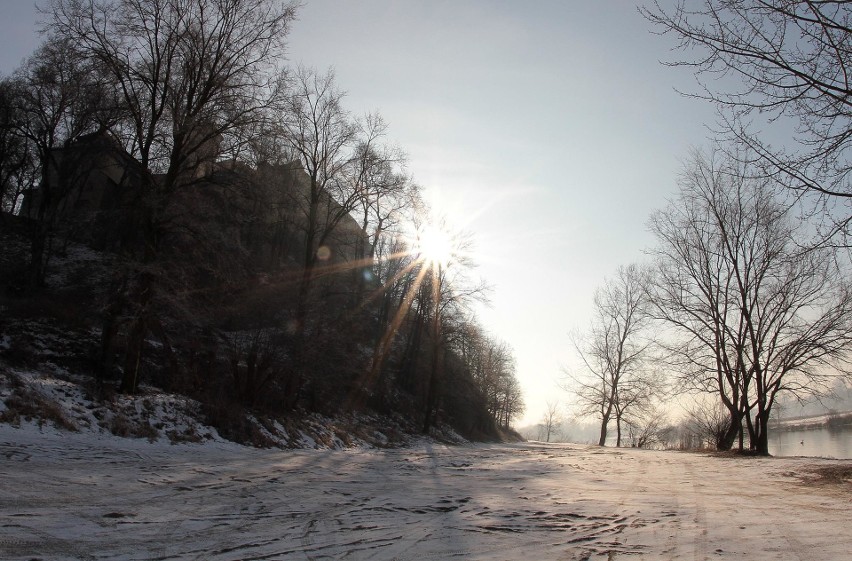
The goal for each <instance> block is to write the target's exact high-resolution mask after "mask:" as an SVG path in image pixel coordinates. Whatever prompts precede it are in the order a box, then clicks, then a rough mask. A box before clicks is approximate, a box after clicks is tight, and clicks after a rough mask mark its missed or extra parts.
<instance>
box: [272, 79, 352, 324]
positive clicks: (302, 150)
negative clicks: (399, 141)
mask: <svg viewBox="0 0 852 561" xmlns="http://www.w3.org/2000/svg"><path fill="white" fill-rule="evenodd" d="M344 95H345V94H344V92H343V91H341V90H340V89H339V88H338V87H337V84H336V83H335V79H334V73H333V72H331V71H328V72H327V73H326V74H322V75H320V74H318V73H317V72H316V71H315V70H314V69H311V68H306V67H299V68H298V69H297V71H296V74H295V77H294V81H293V84H292V86H291V87H290V90H289V92H288V94H287V96H286V102H285V106H284V107H283V115H282V116H281V124H282V126H283V129H284V130H283V134H284V139H285V141H286V142H288V143H289V146H290V148H291V150H292V151H293V153H294V154H295V155H296V157H297V158H298V161H299V164H300V165H301V167H302V168H303V170H304V171H305V173H307V176H308V185H307V188H306V189H305V191H304V192H303V193H297V194H295V200H294V201H293V202H294V204H295V205H298V208H299V212H300V213H301V214H302V215H303V216H304V220H303V221H302V229H303V234H304V235H303V238H302V240H303V245H304V254H303V258H304V267H303V272H302V279H301V282H300V285H299V303H298V309H297V311H296V322H297V323H298V325H299V326H300V329H303V328H304V323H305V320H306V318H307V315H308V306H309V297H310V292H311V288H312V286H313V282H314V277H315V269H316V267H317V263H318V262H319V256H318V253H317V252H318V251H319V248H320V247H322V246H323V245H324V244H325V242H326V240H327V239H328V237H329V236H330V235H331V234H332V232H333V231H334V229H335V228H336V227H337V226H338V225H339V224H340V223H341V221H343V220H344V219H345V218H347V217H349V215H350V212H352V211H353V210H354V209H355V208H356V207H357V205H358V204H359V202H360V201H361V199H362V197H363V192H362V189H363V186H361V185H353V183H352V182H351V181H349V179H350V178H349V177H347V174H348V173H349V172H350V171H351V166H352V161H353V148H354V146H355V144H356V142H357V140H358V129H357V126H356V124H355V122H354V121H353V120H352V118H351V117H350V115H349V113H348V112H347V111H346V110H345V108H344V107H343V105H342V100H343V97H344Z"/></svg>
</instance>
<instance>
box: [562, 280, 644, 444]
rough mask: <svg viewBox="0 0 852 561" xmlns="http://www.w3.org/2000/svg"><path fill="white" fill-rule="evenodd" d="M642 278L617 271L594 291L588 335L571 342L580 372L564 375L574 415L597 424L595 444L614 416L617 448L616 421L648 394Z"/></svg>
mask: <svg viewBox="0 0 852 561" xmlns="http://www.w3.org/2000/svg"><path fill="white" fill-rule="evenodd" d="M644 283H645V280H644V274H643V272H642V270H641V269H640V268H639V267H638V266H636V265H630V266H628V267H620V268H619V269H618V272H617V273H616V275H615V277H614V278H613V279H610V280H607V281H606V282H605V283H604V285H603V286H602V287H601V288H599V289H598V290H597V292H596V293H595V300H594V304H595V312H594V313H595V317H594V319H593V321H592V325H591V327H590V329H589V332H588V333H587V334H586V335H585V337H583V338H577V339H576V340H575V341H574V348H575V350H576V352H577V355H578V356H579V357H580V359H581V360H582V362H583V365H584V366H585V372H584V373H583V374H577V373H570V372H567V374H568V378H569V384H568V385H569V386H573V388H566V389H573V390H574V391H575V392H576V396H577V400H578V401H579V404H580V411H581V412H582V413H583V414H587V415H597V416H598V417H599V418H600V420H601V429H600V438H599V439H598V444H599V445H600V446H604V445H605V444H606V438H607V430H608V425H609V422H610V420H611V419H612V418H613V417H614V416H616V417H617V421H618V423H617V431H618V438H617V445H618V446H620V445H621V418H622V416H623V415H624V414H626V413H627V411H628V410H629V409H630V408H632V407H634V406H636V405H637V404H638V403H640V402H641V399H644V397H643V396H647V395H649V392H647V391H645V388H646V386H647V385H648V384H647V382H648V370H646V368H645V362H646V361H647V359H648V358H649V356H648V355H649V346H650V342H649V339H648V337H647V333H646V328H647V327H648V324H649V316H648V309H647V308H648V300H647V293H646V290H645V287H644ZM634 397H635V398H637V399H635V400H634V399H633V398H634Z"/></svg>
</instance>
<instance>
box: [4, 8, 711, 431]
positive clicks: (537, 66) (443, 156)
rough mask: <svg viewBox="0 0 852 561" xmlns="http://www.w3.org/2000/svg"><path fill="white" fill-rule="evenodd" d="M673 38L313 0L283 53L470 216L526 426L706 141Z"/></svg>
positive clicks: (539, 20)
mask: <svg viewBox="0 0 852 561" xmlns="http://www.w3.org/2000/svg"><path fill="white" fill-rule="evenodd" d="M31 5H32V2H29V1H27V0H0V7H2V9H0V13H2V14H3V16H2V18H0V45H1V46H2V48H0V72H2V73H4V74H7V73H9V72H10V71H11V70H12V69H13V68H14V67H15V66H16V65H17V64H18V63H19V62H20V61H21V59H23V58H24V57H25V56H26V55H27V54H28V53H29V52H30V51H31V50H32V48H33V47H34V46H35V45H36V44H37V39H35V37H34V31H33V30H34V24H33V19H34V11H33V10H32V8H31ZM670 46H671V42H670V40H668V39H666V38H660V37H658V36H655V35H652V34H651V33H650V27H649V24H648V23H647V22H646V21H645V20H644V19H642V17H641V16H640V15H639V14H638V13H637V10H636V3H635V2H631V1H626V0H609V1H606V2H587V1H563V0H538V1H536V2H520V1H517V2H508V1H499V2H498V1H491V0H452V1H432V0H421V1H401V0H400V1H391V0H382V1H380V0H358V1H355V0H342V1H341V0H307V1H306V2H305V5H304V6H303V8H302V9H301V10H300V12H299V20H298V21H297V22H295V24H294V25H293V28H292V32H291V34H290V37H289V59H290V61H291V62H292V63H304V64H306V65H309V66H315V67H318V68H320V69H324V68H326V67H329V66H333V67H334V68H335V70H336V73H337V78H338V82H339V84H340V86H341V87H342V88H343V89H345V90H347V91H348V97H347V103H346V104H347V107H348V108H349V109H350V110H351V111H352V112H353V113H356V114H357V113H364V112H367V111H372V110H378V111H379V112H381V113H382V114H383V115H384V117H385V119H386V120H387V121H388V123H389V124H390V138H391V139H392V140H393V141H394V142H396V143H397V144H399V146H400V147H402V148H403V149H404V150H405V151H406V152H407V153H408V155H409V158H410V170H411V171H412V172H413V174H414V176H415V179H416V180H417V181H418V182H419V183H420V184H421V185H423V186H424V187H426V188H427V190H429V192H430V194H431V197H432V198H433V199H436V200H437V201H439V202H438V203H437V204H439V205H440V206H445V207H446V208H448V209H449V212H450V214H451V217H452V216H453V215H455V216H456V217H457V220H458V221H465V222H466V221H468V219H470V220H469V224H467V228H468V229H470V230H472V231H473V233H474V235H475V238H476V240H477V247H478V250H479V261H480V263H481V265H480V267H479V269H478V273H479V274H480V275H482V276H483V277H484V278H485V279H486V280H487V281H489V282H490V283H491V284H492V285H493V286H494V292H493V294H492V307H491V308H490V309H483V310H481V311H480V312H479V314H480V317H481V319H482V320H483V323H484V324H485V327H486V328H487V329H488V330H489V331H491V332H492V333H493V334H494V335H496V336H498V337H500V338H502V339H504V340H505V341H507V342H508V343H509V344H510V345H512V347H513V348H514V349H515V355H516V358H517V361H518V376H519V379H520V380H521V383H522V385H523V387H524V392H525V396H526V400H527V406H528V413H527V415H526V416H525V418H524V420H523V421H522V423H521V424H526V423H533V422H535V421H537V420H538V419H539V418H540V417H541V414H542V410H543V408H544V403H545V402H546V401H547V400H549V399H555V400H560V401H567V400H568V398H569V396H567V395H565V394H564V393H562V392H560V391H558V390H557V389H556V385H555V382H556V380H557V379H558V378H559V377H560V365H561V364H567V363H569V362H570V361H571V349H570V342H569V337H568V333H569V331H571V330H572V329H575V328H579V329H582V328H584V327H585V326H587V325H588V322H589V320H590V313H591V300H592V295H593V293H594V290H595V287H596V286H597V285H599V284H600V283H601V282H602V280H603V279H604V277H605V276H607V275H610V274H612V273H613V272H614V271H615V269H616V268H617V267H618V266H619V265H622V264H628V263H630V262H632V261H637V260H641V259H642V249H643V248H644V247H646V246H648V245H650V244H651V243H652V241H653V240H652V238H651V236H650V234H648V232H647V228H646V220H647V218H648V215H649V214H650V212H651V211H652V210H654V209H656V208H659V207H661V206H662V205H663V204H664V203H665V200H666V198H667V197H670V196H672V195H673V194H674V192H675V189H676V183H675V182H676V177H677V173H678V171H679V169H680V160H681V159H682V158H683V157H684V156H686V153H687V150H688V149H689V147H690V146H701V145H704V144H705V143H706V138H707V136H708V131H707V129H706V128H705V126H704V125H705V123H712V122H713V120H714V113H713V109H712V107H710V106H709V105H707V104H704V103H702V102H699V101H696V100H692V99H686V98H684V97H682V96H680V95H679V94H677V93H676V92H675V87H678V88H680V89H689V88H691V87H692V84H693V79H692V76H691V74H690V73H689V72H688V71H686V70H684V69H672V68H666V67H663V66H662V65H661V64H660V63H659V61H660V60H662V59H667V58H669V56H670V55H669V52H668V48H669V47H670Z"/></svg>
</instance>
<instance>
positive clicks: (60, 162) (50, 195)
mask: <svg viewBox="0 0 852 561" xmlns="http://www.w3.org/2000/svg"><path fill="white" fill-rule="evenodd" d="M103 86H104V83H103V81H102V79H101V77H99V76H98V75H97V72H96V70H95V68H94V67H93V66H92V65H91V64H90V62H89V61H87V60H86V59H85V58H83V57H82V56H81V55H80V53H79V52H78V50H77V49H76V48H75V45H74V43H73V42H71V41H69V40H67V39H63V38H61V37H51V38H49V39H48V40H47V41H45V42H44V43H43V44H42V45H41V46H40V47H39V49H38V50H37V51H36V52H35V53H34V54H33V55H32V56H31V57H30V58H29V59H28V60H27V62H26V63H25V64H24V65H23V66H22V67H21V68H19V69H18V70H17V71H16V72H15V74H14V77H13V79H12V80H10V81H7V82H6V95H7V100H8V101H7V108H8V109H9V111H10V113H11V114H10V115H8V116H9V117H10V121H9V122H7V129H8V130H9V132H10V133H11V134H12V135H14V137H15V138H17V140H18V141H19V144H18V148H19V150H21V152H20V153H19V154H18V155H17V157H18V158H22V160H20V161H19V162H18V163H19V164H23V165H27V164H29V165H31V166H32V169H31V173H32V176H31V181H32V182H33V183H35V182H36V181H37V182H38V189H37V190H33V191H31V195H32V196H31V197H30V201H29V204H30V208H29V209H27V214H28V216H29V217H30V218H33V219H34V224H35V226H34V228H33V234H32V242H31V249H30V275H29V284H30V285H31V286H33V287H36V286H40V285H42V284H43V283H44V279H45V272H46V268H47V262H48V260H49V257H50V248H49V246H48V244H49V241H50V239H51V237H52V234H53V232H54V228H55V226H56V219H57V215H58V208H59V207H60V206H61V205H62V204H63V202H64V199H65V197H66V196H67V195H68V194H69V192H70V191H71V190H72V189H73V187H74V186H75V181H74V179H75V178H78V177H79V173H78V170H75V169H74V163H75V161H73V160H74V159H73V158H71V157H66V158H62V157H60V150H61V149H62V148H63V147H66V146H68V145H69V144H71V143H72V142H74V141H75V140H77V139H78V138H80V137H81V136H82V135H83V134H85V133H88V132H92V131H93V130H94V129H96V128H97V127H98V126H103V125H104V124H107V122H108V121H107V122H105V121H104V120H103V119H102V118H104V117H106V114H107V112H108V111H109V99H108V96H107V95H105V91H104V87H103ZM10 140H11V139H10ZM11 156H12V154H9V155H6V156H4V160H5V159H6V158H7V157H11ZM28 159H31V160H30V161H29V162H27V160H28ZM21 171H23V172H26V171H30V170H26V169H25V168H21V169H17V170H15V171H14V173H19V172H21ZM36 178H37V179H36ZM6 179H7V180H8V179H10V178H6ZM36 195H37V196H36Z"/></svg>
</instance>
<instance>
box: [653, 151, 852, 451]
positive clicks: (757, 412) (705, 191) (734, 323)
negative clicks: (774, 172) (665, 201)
mask: <svg viewBox="0 0 852 561" xmlns="http://www.w3.org/2000/svg"><path fill="white" fill-rule="evenodd" d="M681 188H682V191H681V194H680V197H679V198H678V200H676V201H674V202H673V203H671V204H670V206H669V207H668V208H667V209H666V210H664V211H661V212H658V213H656V214H655V215H654V216H653V217H652V220H651V229H652V231H653V232H654V233H655V234H656V235H657V238H658V240H659V246H658V247H657V248H656V249H654V250H653V253H655V254H656V257H657V275H656V285H655V288H654V297H653V301H654V304H655V309H656V311H657V314H658V316H659V317H660V319H662V320H664V321H665V322H666V323H667V324H668V325H669V326H670V327H672V328H673V332H674V338H673V339H672V341H673V343H672V344H670V345H669V347H668V349H669V351H671V356H672V357H674V360H673V362H672V363H671V366H672V368H674V369H676V370H677V371H678V373H679V374H680V375H681V381H683V382H685V383H686V384H688V385H690V386H691V387H692V388H694V389H699V390H703V391H711V392H713V393H716V394H718V395H719V398H720V399H721V400H722V402H723V403H724V405H725V407H726V408H727V409H728V410H729V412H730V415H731V421H732V422H731V433H729V435H728V436H727V437H726V438H725V439H724V440H723V441H722V443H721V444H723V447H729V446H730V445H731V443H732V442H733V439H734V436H735V434H736V432H738V431H740V430H742V429H741V426H742V425H741V422H742V421H745V423H746V425H747V428H748V432H749V436H750V439H749V440H750V444H751V447H752V448H754V449H755V450H756V451H758V452H759V453H763V454H765V453H768V450H767V447H768V436H767V434H768V433H767V429H768V420H769V413H770V411H771V408H772V405H773V404H774V402H775V399H776V396H777V395H778V393H779V392H783V391H788V392H792V393H796V394H799V395H804V394H819V393H821V392H824V391H828V390H829V389H830V384H831V381H832V380H833V379H834V376H835V375H836V374H837V373H838V372H841V373H842V372H845V369H846V366H847V352H848V350H849V348H850V344H852V339H850V327H852V324H850V321H852V316H850V312H852V296H850V291H849V286H848V283H847V282H846V280H845V279H844V277H843V275H842V273H841V271H840V269H839V268H838V266H837V262H836V260H835V258H834V254H833V252H831V251H829V250H827V249H816V250H810V251H804V250H802V249H801V244H800V243H798V241H799V236H800V231H799V229H798V225H797V224H796V222H795V221H794V220H793V218H792V217H791V216H790V215H789V212H788V210H787V208H786V207H785V206H784V205H782V204H781V203H780V202H779V201H778V200H777V199H776V198H775V196H774V195H773V193H772V191H771V185H768V184H767V180H763V181H759V180H757V179H755V178H754V177H753V176H751V175H750V174H749V173H748V170H747V169H746V168H744V167H743V165H742V164H741V159H737V158H730V157H722V158H721V159H719V158H715V157H706V156H703V155H701V154H696V155H695V156H694V158H693V161H692V163H691V167H689V168H688V169H687V170H686V172H685V174H684V176H683V177H682V179H681ZM741 442H742V437H741Z"/></svg>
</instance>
